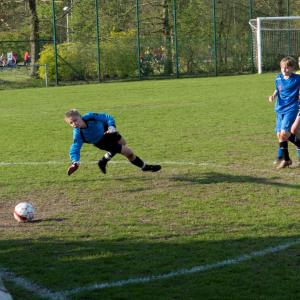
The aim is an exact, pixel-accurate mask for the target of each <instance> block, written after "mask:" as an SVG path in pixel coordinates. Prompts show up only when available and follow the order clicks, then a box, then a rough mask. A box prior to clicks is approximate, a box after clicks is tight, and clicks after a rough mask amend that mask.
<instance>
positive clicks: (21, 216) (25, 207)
mask: <svg viewBox="0 0 300 300" xmlns="http://www.w3.org/2000/svg"><path fill="white" fill-rule="evenodd" d="M14 217H15V219H16V220H17V221H18V222H28V221H32V220H33V218H34V208H33V206H32V204H31V203H29V202H21V203H19V204H18V205H17V206H16V207H15V210H14Z"/></svg>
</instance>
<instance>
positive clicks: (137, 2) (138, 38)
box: [135, 0, 141, 79]
mask: <svg viewBox="0 0 300 300" xmlns="http://www.w3.org/2000/svg"><path fill="white" fill-rule="evenodd" d="M139 6H140V5H139V0H136V1H135V12H136V48H137V67H138V78H139V79H141V41H140V13H139Z"/></svg>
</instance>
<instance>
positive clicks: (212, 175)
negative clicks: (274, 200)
mask: <svg viewBox="0 0 300 300" xmlns="http://www.w3.org/2000/svg"><path fill="white" fill-rule="evenodd" d="M170 179H171V180H174V181H181V182H188V183H191V184H218V183H255V184H262V185H271V186H278V187H287V188H294V189H300V185H299V184H288V183H282V182H278V181H276V178H274V179H268V178H264V177H257V176H255V177H254V176H247V175H232V174H223V173H218V172H209V173H201V175H197V174H192V175H191V174H185V175H176V176H173V177H171V178H170Z"/></svg>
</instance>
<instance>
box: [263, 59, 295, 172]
mask: <svg viewBox="0 0 300 300" xmlns="http://www.w3.org/2000/svg"><path fill="white" fill-rule="evenodd" d="M295 67H296V61H295V59H294V58H293V57H290V56H287V57H285V58H283V59H282V60H281V61H280V69H281V74H278V75H277V76H276V79H275V86H276V90H275V92H274V93H273V95H271V96H270V97H269V101H270V102H272V101H273V100H274V99H275V98H276V97H277V101H276V105H275V112H276V128H275V130H276V134H277V137H278V140H279V147H280V149H281V151H282V155H283V159H282V160H281V161H280V163H279V164H278V166H277V169H282V168H285V167H288V166H290V165H291V164H292V161H291V159H290V156H289V151H288V140H289V141H291V142H292V143H293V144H295V145H296V146H297V147H299V146H300V141H299V140H297V139H296V138H295V135H294V134H291V127H292V124H293V123H294V121H295V119H296V117H297V114H298V109H299V107H298V98H299V88H300V76H299V75H296V74H294V73H293V71H294V69H295Z"/></svg>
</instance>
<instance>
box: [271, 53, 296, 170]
mask: <svg viewBox="0 0 300 300" xmlns="http://www.w3.org/2000/svg"><path fill="white" fill-rule="evenodd" d="M295 74H298V75H300V56H299V57H298V70H297V71H296V72H295ZM298 104H299V112H298V116H297V118H296V120H295V122H294V123H293V125H292V127H291V133H292V134H294V135H295V142H294V144H296V142H297V139H300V95H299V98H298ZM296 147H297V158H298V161H297V162H296V163H293V167H300V146H297V145H296ZM282 159H283V153H282V149H281V148H280V147H278V150H277V158H276V159H275V160H274V164H275V165H278V164H279V163H280V162H281V161H282Z"/></svg>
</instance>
